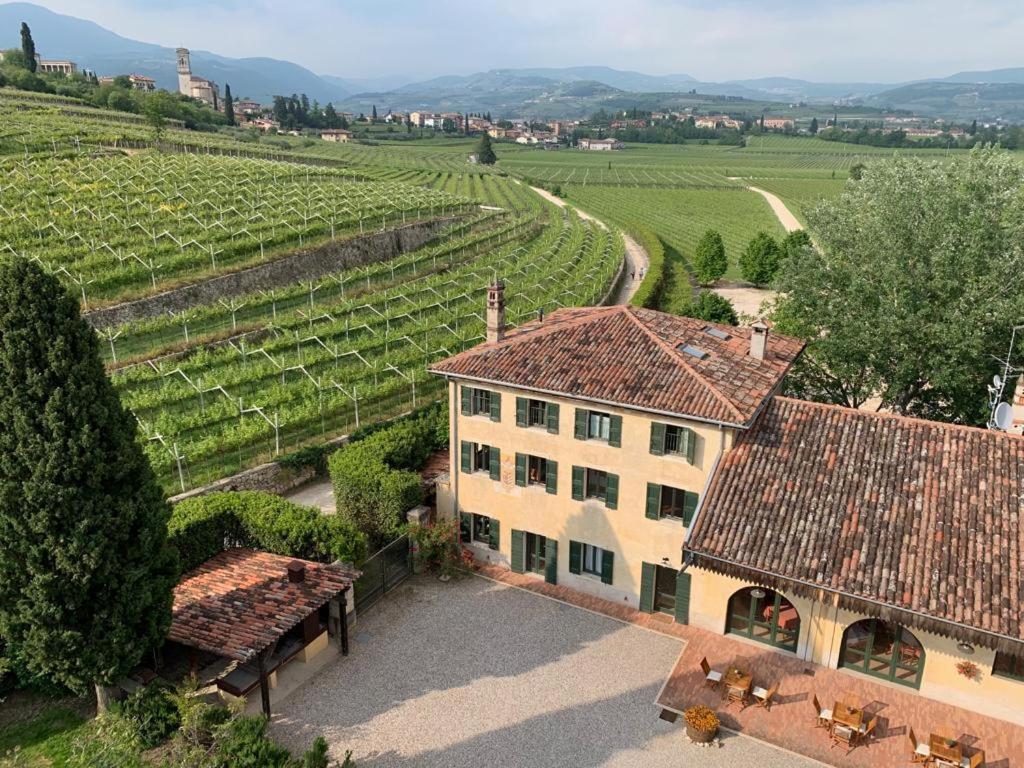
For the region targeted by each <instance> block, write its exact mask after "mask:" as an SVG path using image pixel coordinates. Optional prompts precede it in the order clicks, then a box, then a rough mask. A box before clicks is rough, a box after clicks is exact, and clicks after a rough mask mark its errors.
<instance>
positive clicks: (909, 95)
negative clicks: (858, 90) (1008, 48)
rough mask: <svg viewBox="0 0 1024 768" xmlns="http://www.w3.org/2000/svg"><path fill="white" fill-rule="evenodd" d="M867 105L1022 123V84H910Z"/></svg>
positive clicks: (870, 100) (871, 99)
mask: <svg viewBox="0 0 1024 768" xmlns="http://www.w3.org/2000/svg"><path fill="white" fill-rule="evenodd" d="M864 103H865V104H866V105H868V106H875V107H879V108H890V107H891V108H894V109H908V110H912V111H914V112H916V113H918V114H922V115H932V116H935V117H945V118H947V119H950V120H962V121H966V120H974V119H978V120H989V119H992V120H994V119H995V118H997V117H1001V118H1003V119H1005V120H1011V121H1024V84H1021V83H957V82H926V83H911V84H910V85H903V86H900V87H899V88H893V89H891V90H888V91H883V92H882V93H878V94H875V95H874V96H871V97H869V98H868V99H865V100H864Z"/></svg>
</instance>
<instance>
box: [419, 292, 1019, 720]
mask: <svg viewBox="0 0 1024 768" xmlns="http://www.w3.org/2000/svg"><path fill="white" fill-rule="evenodd" d="M802 350H803V343H802V342H800V341H798V340H796V339H792V338H788V337H785V336H782V335H778V334H774V333H770V331H769V328H768V327H767V326H766V325H764V324H763V323H755V324H754V325H753V326H750V327H738V328H737V327H730V326H722V325H717V324H713V323H706V322H703V321H700V320H694V319H690V318H685V317H677V316H673V315H667V314H663V313H660V312H655V311H652V310H646V309H639V308H634V307H621V306H616V307H596V308H575V309H560V310H557V311H555V312H553V313H552V314H551V315H550V316H549V317H547V318H544V319H542V320H538V321H537V322H532V323H528V324H525V325H522V326H520V327H519V328H516V329H514V330H507V331H506V329H505V327H504V288H503V286H502V285H501V284H500V283H497V284H495V285H494V286H492V287H491V288H490V289H489V292H488V307H487V341H486V343H484V344H481V345H479V346H477V347H474V348H472V349H469V350H467V351H465V352H462V353H460V354H457V355H455V356H453V357H450V358H448V359H446V360H443V361H441V362H438V363H436V364H434V365H432V366H431V368H430V370H431V371H432V372H433V373H435V374H437V375H441V376H444V377H445V379H446V380H447V381H448V384H449V405H450V409H451V423H450V429H451V450H452V456H453V458H455V461H454V466H453V471H452V474H451V477H450V480H449V484H448V485H447V486H441V487H439V491H438V509H439V513H441V514H456V515H457V516H458V520H459V522H460V528H461V535H462V539H463V541H464V543H465V544H466V546H467V547H468V548H469V549H470V550H471V551H472V552H473V553H474V555H475V557H476V558H477V559H478V560H480V561H483V562H488V563H491V564H495V565H501V566H505V567H508V568H510V569H511V570H513V571H515V572H519V573H524V574H533V575H534V577H535V578H537V579H543V580H546V581H548V582H550V583H557V584H559V585H563V586H566V587H570V588H573V589H576V590H579V591H582V592H586V593H589V594H592V595H595V596H598V597H601V598H604V599H606V600H611V601H615V602H617V603H618V604H620V605H625V606H628V607H631V608H635V609H638V610H640V611H646V612H661V613H664V614H667V615H668V617H671V620H674V621H677V622H681V623H687V624H691V625H694V626H697V627H701V628H703V629H706V630H708V631H711V632H714V633H721V634H729V635H731V636H735V637H739V638H742V639H743V640H744V641H747V642H751V643H754V644H756V645H757V646H758V647H764V648H765V649H768V650H770V651H771V652H777V653H781V654H786V655H791V656H794V657H796V658H799V659H802V660H804V661H806V662H808V663H813V664H820V665H823V666H825V667H830V668H833V669H835V668H839V669H841V670H842V671H843V672H844V673H847V672H848V673H849V674H853V675H865V676H868V677H870V678H872V679H875V680H882V681H885V682H886V683H887V684H891V685H895V686H899V687H900V688H902V689H906V690H911V691H914V690H916V691H918V692H919V693H920V694H921V695H923V696H928V697H931V698H935V699H940V700H944V701H956V702H958V704H959V706H963V707H967V708H969V709H972V710H974V711H977V712H980V713H983V714H987V715H990V716H993V717H998V718H1002V719H1004V720H1011V721H1014V722H1018V723H1024V587H1022V581H1021V579H1020V578H1019V573H1020V568H1021V564H1022V559H1024V534H1022V531H1021V528H1020V525H1019V521H1020V517H1021V513H1022V511H1024V510H1022V507H1024V439H1022V438H1021V437H1019V436H1017V435H1008V434H1004V433H1001V432H996V431H989V430H984V429H976V428H972V427H964V426H959V425H951V424H944V423H939V422H931V421H923V420H918V419H910V418H905V417H900V416H895V415H891V414H878V413H868V412H864V411H858V410H853V409H848V408H843V407H838V406H829V405H822V404H817V403H811V402H806V401H801V400H794V399H791V398H787V397H782V396H781V395H780V394H779V391H780V389H781V387H782V384H783V382H784V379H785V376H786V374H787V373H788V371H789V369H790V367H791V365H792V364H793V363H794V361H795V360H796V359H797V358H798V357H799V355H800V354H801V352H802ZM961 662H972V663H973V665H974V666H973V670H974V672H973V673H972V674H971V675H967V676H965V674H964V671H962V670H963V669H968V670H970V669H972V668H971V666H970V665H964V664H961Z"/></svg>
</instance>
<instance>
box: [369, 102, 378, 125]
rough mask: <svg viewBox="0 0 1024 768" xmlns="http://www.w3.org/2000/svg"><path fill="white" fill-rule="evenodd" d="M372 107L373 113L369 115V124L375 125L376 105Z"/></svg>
mask: <svg viewBox="0 0 1024 768" xmlns="http://www.w3.org/2000/svg"><path fill="white" fill-rule="evenodd" d="M372 106H373V111H372V112H371V113H370V122H371V123H376V122H377V105H376V104H374V105H372Z"/></svg>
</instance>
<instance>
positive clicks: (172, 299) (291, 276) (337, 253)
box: [84, 216, 460, 330]
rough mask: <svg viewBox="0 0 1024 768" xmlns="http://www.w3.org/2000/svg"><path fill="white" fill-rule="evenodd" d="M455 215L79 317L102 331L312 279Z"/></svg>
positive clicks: (383, 255) (419, 235) (434, 231)
mask: <svg viewBox="0 0 1024 768" xmlns="http://www.w3.org/2000/svg"><path fill="white" fill-rule="evenodd" d="M459 218H460V217H458V216H448V217H445V218H439V219H434V220H432V221H425V222H417V223H415V224H408V225H406V226H404V227H398V228H396V229H388V230H385V231H384V232H377V233H376V234H372V235H364V236H361V237H354V238H349V239H345V240H334V241H331V242H329V243H326V244H324V245H319V246H316V247H314V248H305V249H300V250H297V251H291V252H289V253H288V254H287V255H286V256H283V257H281V258H279V259H275V260H274V261H269V262H266V263H264V264H258V265H256V266H254V267H249V268H247V269H242V270H239V271H238V272H231V273H229V274H226V275H219V276H217V277H213V278H210V279H209V280H203V281H201V282H197V283H192V284H190V285H185V286H182V287H180V288H175V289H173V290H170V291H164V292H163V293H158V294H155V295H153V296H147V297H146V298H144V299H138V300H136V301H129V302H125V303H124V304H116V305H114V306H111V307H105V308H103V309H97V310H94V311H92V312H86V313H85V314H84V317H85V320H86V321H87V322H88V323H89V324H90V325H92V327H93V328H96V329H98V330H102V329H104V328H109V327H111V326H116V325H120V324H122V323H127V322H131V321H133V320H144V319H146V318H150V317H157V316H160V315H164V314H166V313H167V312H181V311H182V310H185V309H189V308H190V307H194V306H198V305H201V304H211V303H213V302H215V301H217V300H218V299H227V298H231V297H233V296H242V295H244V294H248V293H253V292H254V291H260V290H269V289H271V288H277V287H280V286H285V285H292V284H294V283H297V282H299V281H302V280H315V279H317V278H320V277H322V276H324V275H326V274H328V273H330V272H336V271H338V270H340V269H351V268H352V267H358V266H362V265H364V264H372V263H375V262H378V261H384V260H385V259H390V258H394V257H395V256H398V255H399V254H402V253H405V252H407V251H412V250H415V249H417V248H420V247H421V246H423V245H424V244H426V243H428V242H429V241H430V240H432V239H433V238H435V237H437V236H438V235H439V234H440V233H441V231H442V230H443V229H444V228H445V227H447V226H448V225H450V224H451V223H452V222H453V221H457V220H458V219H459Z"/></svg>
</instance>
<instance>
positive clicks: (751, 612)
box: [726, 587, 800, 652]
mask: <svg viewBox="0 0 1024 768" xmlns="http://www.w3.org/2000/svg"><path fill="white" fill-rule="evenodd" d="M726 632H728V633H730V634H733V635H741V636H743V637H749V638H750V639H751V640H757V641H759V642H762V643H767V644H768V645H774V646H776V647H778V648H784V649H786V650H787V651H794V652H795V651H796V643H797V640H798V639H799V637H800V614H798V613H797V611H796V608H795V607H793V604H792V603H791V602H789V600H787V599H786V598H785V597H783V596H782V595H781V594H780V593H778V592H775V591H774V590H771V589H763V588H761V587H745V588H743V589H741V590H739V591H738V592H736V593H734V594H733V596H732V597H730V598H729V619H728V624H727V625H726Z"/></svg>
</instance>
